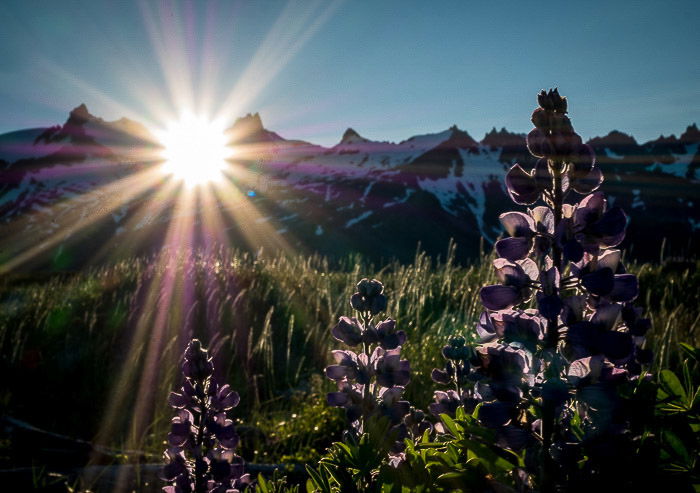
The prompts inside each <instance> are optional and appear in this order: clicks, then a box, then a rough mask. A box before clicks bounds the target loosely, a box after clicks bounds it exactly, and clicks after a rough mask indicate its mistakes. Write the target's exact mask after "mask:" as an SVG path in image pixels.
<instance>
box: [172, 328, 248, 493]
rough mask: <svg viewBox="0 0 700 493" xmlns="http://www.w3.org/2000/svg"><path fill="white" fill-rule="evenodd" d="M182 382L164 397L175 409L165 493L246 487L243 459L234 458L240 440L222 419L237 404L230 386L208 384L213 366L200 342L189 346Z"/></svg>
mask: <svg viewBox="0 0 700 493" xmlns="http://www.w3.org/2000/svg"><path fill="white" fill-rule="evenodd" d="M182 373H183V376H184V383H183V386H182V388H181V389H180V392H172V393H171V394H170V397H169V399H168V402H169V403H170V405H171V406H172V407H173V408H175V409H176V410H177V412H176V414H175V417H173V419H172V421H171V427H170V433H168V445H169V448H168V449H167V450H166V451H165V459H166V461H167V463H166V465H165V466H164V467H163V470H162V477H163V479H164V480H165V481H167V482H168V483H170V484H169V485H168V486H166V487H165V488H163V490H164V491H165V492H166V493H187V492H195V493H200V492H205V491H206V492H215V493H219V492H220V493H232V492H239V491H242V490H244V489H245V488H247V487H248V486H249V485H250V483H251V480H250V476H249V475H247V474H244V464H243V459H241V458H240V457H239V456H237V455H236V454H235V448H236V446H237V445H238V442H239V438H238V434H237V433H236V429H235V426H234V424H233V421H232V420H231V419H229V418H228V417H227V415H226V413H227V411H229V410H230V409H232V408H234V407H236V406H237V405H238V403H239V401H240V398H239V396H238V393H237V392H234V391H232V390H231V388H230V387H229V386H228V385H223V386H219V385H218V384H217V383H216V382H215V381H213V380H212V375H213V373H214V365H213V363H212V359H211V357H209V355H208V352H207V350H206V349H204V348H203V347H202V344H201V343H200V341H199V340H197V339H193V340H192V341H191V342H190V343H189V344H188V346H187V349H186V350H185V353H184V361H183V364H182Z"/></svg>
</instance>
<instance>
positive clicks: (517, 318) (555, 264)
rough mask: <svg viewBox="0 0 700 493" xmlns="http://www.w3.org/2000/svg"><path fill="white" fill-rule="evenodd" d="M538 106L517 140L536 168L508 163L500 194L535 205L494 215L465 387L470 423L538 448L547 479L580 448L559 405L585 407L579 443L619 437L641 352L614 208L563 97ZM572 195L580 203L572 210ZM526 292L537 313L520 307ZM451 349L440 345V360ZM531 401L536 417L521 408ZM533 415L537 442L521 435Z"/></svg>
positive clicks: (552, 96) (632, 284)
mask: <svg viewBox="0 0 700 493" xmlns="http://www.w3.org/2000/svg"><path fill="white" fill-rule="evenodd" d="M537 99H538V103H539V107H538V108H536V109H535V111H534V112H533V114H532V123H533V124H534V126H535V128H534V129H533V130H532V131H531V132H530V133H529V134H528V135H527V137H526V143H527V147H528V149H529V151H530V153H531V154H532V155H533V156H535V157H537V158H539V159H538V160H537V162H536V165H535V167H534V168H533V169H532V170H527V169H524V168H523V167H522V166H520V165H518V164H515V165H514V166H512V167H511V168H510V170H509V171H508V172H507V174H506V188H507V191H508V194H509V195H510V197H511V198H512V199H513V201H514V202H516V203H518V204H522V205H531V204H535V202H537V201H538V200H541V201H542V202H544V204H545V205H544V206H537V207H534V208H532V209H528V210H527V211H526V213H523V212H506V213H504V214H502V215H501V216H500V218H499V219H500V220H501V223H502V225H503V227H504V229H505V231H506V232H507V233H508V236H509V237H507V238H504V239H501V240H499V241H498V242H496V244H495V250H496V253H497V254H498V256H499V258H498V259H496V260H494V267H495V270H496V274H497V277H498V279H499V284H496V285H492V286H485V287H483V288H482V289H481V291H480V297H481V301H482V304H483V305H484V308H485V309H486V310H485V311H484V312H483V313H482V315H481V317H480V319H479V322H478V324H477V326H476V332H477V335H478V337H479V339H480V340H479V344H480V345H478V346H477V347H476V348H475V349H474V353H475V355H476V357H473V358H470V363H471V365H470V370H469V374H468V375H467V379H465V380H468V381H470V382H473V388H472V389H468V390H470V391H471V392H472V394H471V396H472V397H473V398H474V399H476V400H479V401H481V403H482V404H481V407H480V408H479V414H478V416H479V420H480V421H481V423H482V424H483V425H485V426H487V427H489V428H492V429H494V430H496V433H497V435H496V436H497V443H498V444H499V445H500V446H503V447H509V448H512V449H514V450H521V448H522V447H528V446H529V445H530V444H533V443H541V447H542V449H543V450H544V454H543V455H542V458H543V461H542V467H543V471H542V472H543V474H544V476H546V477H548V478H550V480H551V478H554V477H555V476H556V474H554V471H555V469H556V468H557V465H556V463H555V462H554V461H553V458H554V457H563V456H567V457H568V459H566V464H574V465H575V464H576V463H577V461H576V460H575V457H574V458H572V457H569V456H570V455H571V454H573V453H580V452H581V451H582V449H583V448H582V447H581V446H580V445H581V444H580V443H576V442H577V441H580V440H581V436H580V434H579V435H576V434H575V433H573V432H572V430H571V428H570V427H569V425H570V422H571V419H570V416H569V418H567V412H568V411H567V409H569V408H570V407H571V406H567V405H566V403H567V402H569V401H571V400H574V401H575V403H576V407H577V408H578V407H580V406H582V409H584V412H582V414H581V415H582V416H583V417H584V419H585V420H587V422H586V423H585V426H584V437H583V440H586V439H587V438H588V436H587V434H588V433H594V434H601V433H608V432H614V433H618V432H619V429H621V428H620V426H621V423H624V422H625V420H624V417H623V416H621V415H620V413H621V412H622V406H621V405H620V403H621V398H620V396H619V394H618V390H617V388H618V386H619V384H620V383H622V382H629V381H630V380H632V379H634V378H636V377H637V375H639V374H640V373H641V371H642V366H643V365H645V364H648V363H649V362H650V358H651V354H650V352H649V351H647V350H646V349H644V348H643V344H644V335H645V333H646V331H647V330H648V329H649V320H648V319H645V318H643V317H642V314H641V310H639V309H637V308H635V307H634V306H633V305H632V304H631V301H632V300H634V299H635V298H636V297H637V295H638V293H639V286H638V281H637V279H636V277H635V276H633V275H631V274H628V273H627V272H626V271H625V269H624V266H623V265H622V263H621V262H620V257H621V254H620V252H619V250H615V249H614V248H613V247H615V246H617V245H618V244H620V243H621V242H622V241H623V239H624V237H625V229H626V226H627V216H626V215H625V213H624V212H623V211H622V209H620V208H619V207H612V208H610V209H608V204H607V201H606V200H605V197H604V196H603V194H602V193H601V192H599V191H597V190H598V189H599V187H600V185H601V184H602V183H603V175H602V172H601V170H600V167H599V166H597V164H596V159H595V153H594V152H593V149H592V148H591V147H590V146H588V145H586V144H584V143H583V141H582V139H581V137H580V136H579V135H578V134H576V132H575V131H574V128H573V126H572V124H571V120H570V119H569V117H568V116H567V114H566V113H567V111H568V103H567V101H566V98H563V97H562V96H561V95H559V93H558V91H557V90H556V89H554V90H549V91H542V92H540V93H539V94H538V97H537ZM573 193H578V194H581V195H583V197H581V199H580V201H579V203H575V202H574V201H572V200H571V195H572V194H573ZM533 294H534V295H535V298H536V307H537V308H536V309H534V310H533V309H531V308H528V309H527V310H523V308H526V307H525V306H520V305H523V304H524V303H527V302H528V301H529V300H530V299H531V298H532V295H533ZM450 351H451V349H450V348H449V347H447V346H446V348H445V349H444V355H445V356H446V357H447V353H448V352H450ZM456 373H457V371H456V365H455V361H453V360H449V359H448V361H447V363H446V364H445V368H444V369H435V370H433V373H432V375H431V376H432V377H433V380H434V381H436V382H438V383H441V384H449V383H452V382H454V378H455V374H456ZM450 392H451V393H450ZM450 392H439V393H436V394H435V401H436V402H435V403H433V404H432V405H431V411H432V410H435V412H445V411H451V410H452V409H453V408H456V407H457V406H459V405H460V400H461V397H462V395H464V394H463V393H462V392H463V389H462V388H461V387H459V386H458V387H457V388H455V390H452V391H450ZM533 402H535V403H536V404H535V406H536V407H537V408H538V410H537V413H530V412H529V411H526V410H525V408H526V407H527V406H531V405H532V403H533ZM569 414H570V413H569ZM535 417H537V418H538V419H537V422H539V425H538V426H537V431H536V433H537V434H539V435H540V436H539V437H538V438H539V439H538V440H535V437H533V436H532V434H533V430H534V428H532V427H531V426H530V425H531V424H532V421H533V418H535ZM528 421H529V423H528ZM555 423H556V424H557V427H555ZM615 427H617V428H615ZM615 430H617V431H615ZM587 453H590V449H589V450H587ZM569 459H571V460H569ZM588 460H592V458H591V457H588ZM560 477H563V476H560ZM554 482H556V479H555V480H554ZM559 486H561V485H556V484H554V483H553V484H552V485H550V487H551V488H552V489H558V488H559ZM562 488H563V486H562ZM564 489H565V488H564Z"/></svg>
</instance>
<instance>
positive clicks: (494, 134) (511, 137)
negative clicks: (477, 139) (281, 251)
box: [481, 127, 525, 147]
mask: <svg viewBox="0 0 700 493" xmlns="http://www.w3.org/2000/svg"><path fill="white" fill-rule="evenodd" d="M524 142H525V134H519V133H514V132H510V131H508V130H506V127H501V129H500V130H496V127H493V128H492V129H491V131H489V132H487V133H486V134H485V135H484V138H483V139H481V144H482V145H485V146H489V147H509V146H520V145H523V144H524Z"/></svg>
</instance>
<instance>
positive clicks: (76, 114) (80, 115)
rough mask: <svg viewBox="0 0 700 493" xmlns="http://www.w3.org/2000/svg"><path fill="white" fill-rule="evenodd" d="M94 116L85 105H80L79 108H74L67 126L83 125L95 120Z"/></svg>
mask: <svg viewBox="0 0 700 493" xmlns="http://www.w3.org/2000/svg"><path fill="white" fill-rule="evenodd" d="M94 119H95V116H93V115H92V114H91V113H90V111H89V110H88V108H87V106H86V105H85V103H80V104H79V105H78V106H76V107H75V108H73V109H72V110H71V112H70V113H69V115H68V120H67V121H66V124H74V125H82V124H84V123H85V122H87V121H90V120H94Z"/></svg>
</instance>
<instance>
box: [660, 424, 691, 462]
mask: <svg viewBox="0 0 700 493" xmlns="http://www.w3.org/2000/svg"><path fill="white" fill-rule="evenodd" d="M663 438H664V446H665V448H666V450H667V451H668V452H669V453H671V454H672V455H673V456H675V458H676V459H680V460H681V462H682V464H683V465H684V466H685V468H686V469H691V468H692V466H693V460H692V459H691V457H690V453H689V452H688V449H687V448H686V446H685V444H684V443H683V440H681V439H680V438H679V437H678V435H676V434H675V433H673V432H672V431H671V430H664V432H663Z"/></svg>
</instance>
